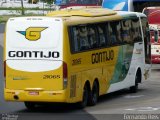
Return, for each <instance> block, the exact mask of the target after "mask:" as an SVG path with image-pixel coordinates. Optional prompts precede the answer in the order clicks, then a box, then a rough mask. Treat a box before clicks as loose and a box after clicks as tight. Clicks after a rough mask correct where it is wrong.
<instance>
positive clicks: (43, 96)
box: [4, 89, 67, 102]
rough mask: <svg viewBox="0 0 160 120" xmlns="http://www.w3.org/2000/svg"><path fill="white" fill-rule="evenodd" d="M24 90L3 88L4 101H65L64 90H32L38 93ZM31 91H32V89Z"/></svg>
mask: <svg viewBox="0 0 160 120" xmlns="http://www.w3.org/2000/svg"><path fill="white" fill-rule="evenodd" d="M30 92H31V91H25V90H11V89H5V90H4V98H5V100H6V101H21V102H24V101H30V102H32V101H33V102H67V95H66V90H60V91H34V92H36V93H38V94H32V95H31V94H30ZM32 92H33V91H32Z"/></svg>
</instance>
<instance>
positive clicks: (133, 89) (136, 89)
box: [130, 72, 141, 93]
mask: <svg viewBox="0 0 160 120" xmlns="http://www.w3.org/2000/svg"><path fill="white" fill-rule="evenodd" d="M140 79H141V76H140V74H138V72H137V74H136V77H135V85H134V86H131V87H130V92H131V93H136V92H137V91H138V81H139V80H140Z"/></svg>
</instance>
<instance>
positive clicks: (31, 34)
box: [17, 27, 47, 41]
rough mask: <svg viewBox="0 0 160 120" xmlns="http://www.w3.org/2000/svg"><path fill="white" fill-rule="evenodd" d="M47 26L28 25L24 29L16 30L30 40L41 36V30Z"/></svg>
mask: <svg viewBox="0 0 160 120" xmlns="http://www.w3.org/2000/svg"><path fill="white" fill-rule="evenodd" d="M46 28H47V27H29V28H27V29H26V31H17V32H18V33H20V34H22V35H24V36H25V37H26V39H28V40H30V41H36V40H39V39H40V38H41V32H42V31H43V30H45V29H46Z"/></svg>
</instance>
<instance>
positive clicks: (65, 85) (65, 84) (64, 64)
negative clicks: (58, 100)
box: [63, 62, 68, 89]
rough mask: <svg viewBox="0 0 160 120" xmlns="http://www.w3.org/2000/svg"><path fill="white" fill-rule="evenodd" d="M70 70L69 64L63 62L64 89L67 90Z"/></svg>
mask: <svg viewBox="0 0 160 120" xmlns="http://www.w3.org/2000/svg"><path fill="white" fill-rule="evenodd" d="M67 78H68V68H67V63H65V62H63V89H65V88H67Z"/></svg>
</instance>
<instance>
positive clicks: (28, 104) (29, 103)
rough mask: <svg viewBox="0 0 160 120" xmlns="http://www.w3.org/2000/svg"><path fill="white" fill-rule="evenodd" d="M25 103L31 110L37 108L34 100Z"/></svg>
mask: <svg viewBox="0 0 160 120" xmlns="http://www.w3.org/2000/svg"><path fill="white" fill-rule="evenodd" d="M24 105H25V106H26V108H27V109H29V110H35V108H36V104H35V103H34V102H24Z"/></svg>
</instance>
